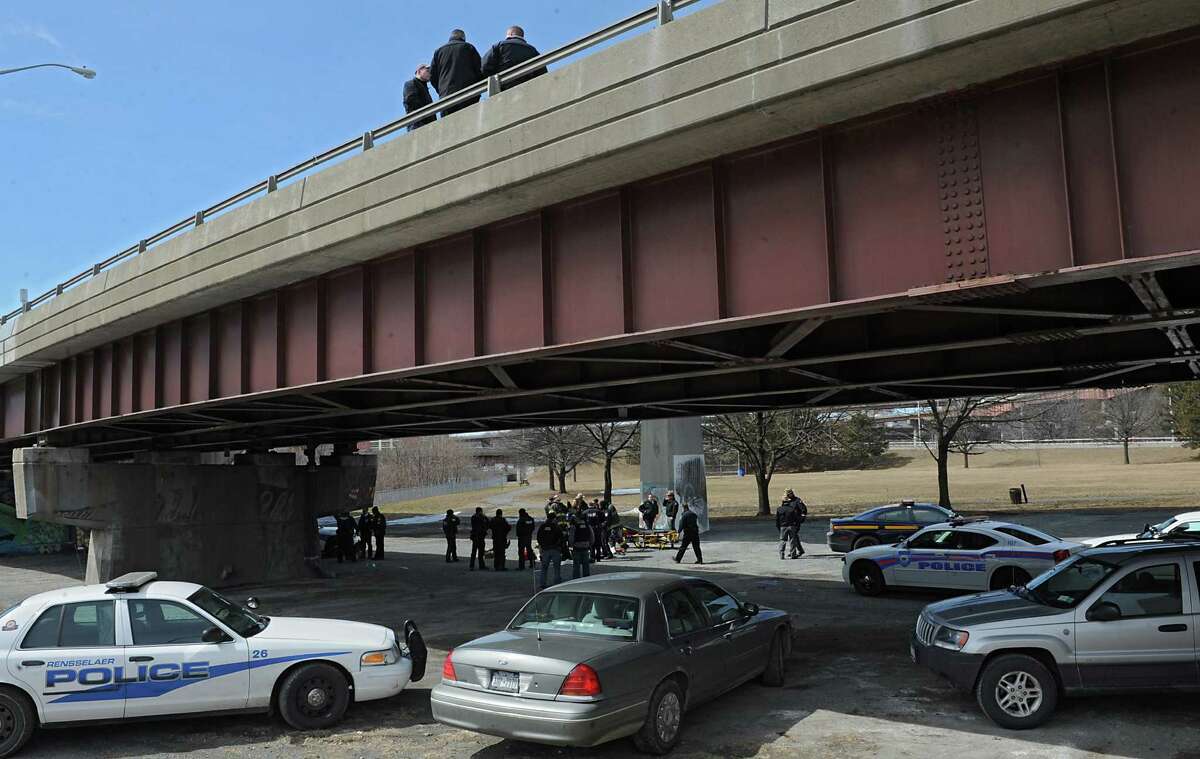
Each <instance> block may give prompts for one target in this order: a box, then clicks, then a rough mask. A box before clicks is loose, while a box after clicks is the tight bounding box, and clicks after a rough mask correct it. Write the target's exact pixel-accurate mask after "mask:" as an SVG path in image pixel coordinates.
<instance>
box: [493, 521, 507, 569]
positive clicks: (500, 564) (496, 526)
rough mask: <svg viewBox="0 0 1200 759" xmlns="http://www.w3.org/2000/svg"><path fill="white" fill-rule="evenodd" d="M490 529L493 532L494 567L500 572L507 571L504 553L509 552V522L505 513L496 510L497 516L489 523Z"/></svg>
mask: <svg viewBox="0 0 1200 759" xmlns="http://www.w3.org/2000/svg"><path fill="white" fill-rule="evenodd" d="M488 528H489V529H490V530H491V531H492V561H493V562H495V563H494V566H495V567H496V569H497V570H498V571H500V572H503V571H505V570H506V569H508V567H506V566H504V552H505V551H507V550H508V530H509V526H508V520H507V519H505V518H504V512H503V511H501V510H500V509H496V516H494V517H492V519H491V521H490V522H488Z"/></svg>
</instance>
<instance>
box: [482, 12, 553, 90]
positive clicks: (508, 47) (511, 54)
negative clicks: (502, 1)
mask: <svg viewBox="0 0 1200 759" xmlns="http://www.w3.org/2000/svg"><path fill="white" fill-rule="evenodd" d="M538 55H539V53H538V51H537V48H536V47H534V46H533V45H530V44H529V43H528V42H526V41H525V30H524V29H522V28H521V27H519V26H510V27H508V36H507V37H505V38H504V41H503V42H497V43H496V44H495V45H492V48H491V50H488V51H487V53H486V54H484V56H483V63H482V66H481V70H482V72H483V75H484V76H492V75H493V74H499V73H500V72H502V71H508V70H509V69H511V68H515V67H516V66H519V65H520V64H522V63H524V62H525V61H528V60H530V59H531V58H536V57H538ZM545 73H546V67H545V66H542V67H541V68H537V69H534V70H533V71H530V72H529V73H528V74H524V75H523V76H520V77H518V78H516V79H514V80H512V81H510V82H502V83H501V84H500V89H501V90H507V89H511V88H513V87H516V86H517V85H518V84H522V83H524V82H528V81H529V80H530V79H533V78H534V77H535V76H541V75H542V74H545Z"/></svg>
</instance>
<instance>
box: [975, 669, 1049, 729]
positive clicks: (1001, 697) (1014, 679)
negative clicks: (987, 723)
mask: <svg viewBox="0 0 1200 759" xmlns="http://www.w3.org/2000/svg"><path fill="white" fill-rule="evenodd" d="M975 700H976V701H978V702H979V708H981V709H983V713H984V714H986V715H987V716H988V718H989V719H991V720H992V722H995V723H996V724H997V725H999V726H1000V727H1005V728H1008V729H1010V730H1028V729H1029V728H1033V727H1037V726H1038V725H1041V724H1043V723H1044V722H1046V720H1048V719H1050V715H1052V714H1054V710H1055V708H1056V707H1057V706H1058V681H1056V680H1055V679H1054V675H1053V674H1052V673H1051V672H1050V670H1049V669H1047V668H1046V665H1044V664H1042V663H1041V662H1040V661H1038V660H1037V659H1035V658H1033V657H1032V656H1025V655H1024V654H1009V655H1006V656H1001V657H999V658H997V659H994V660H992V661H991V662H990V663H989V664H988V665H987V666H986V667H984V670H983V674H981V675H980V676H979V682H978V683H976V685H975Z"/></svg>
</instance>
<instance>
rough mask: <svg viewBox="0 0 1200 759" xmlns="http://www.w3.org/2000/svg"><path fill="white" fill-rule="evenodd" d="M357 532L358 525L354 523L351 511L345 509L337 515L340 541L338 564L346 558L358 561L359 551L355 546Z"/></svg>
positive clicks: (338, 538) (338, 539)
mask: <svg viewBox="0 0 1200 759" xmlns="http://www.w3.org/2000/svg"><path fill="white" fill-rule="evenodd" d="M355 532H357V527H356V525H355V524H354V517H352V516H350V514H349V512H345V511H343V512H342V513H341V514H338V516H337V541H338V554H337V560H338V564H341V563H342V561H343V560H344V559H349V560H350V561H357V560H358V558H357V551H356V550H355V548H354V533H355Z"/></svg>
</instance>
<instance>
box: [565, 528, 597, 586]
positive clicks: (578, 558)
mask: <svg viewBox="0 0 1200 759" xmlns="http://www.w3.org/2000/svg"><path fill="white" fill-rule="evenodd" d="M569 536H570V539H569V542H570V544H571V577H572V579H576V580H577V579H579V578H580V577H590V576H591V574H592V544H593V543H594V542H595V536H594V535H593V534H592V528H591V527H590V526H589V525H588V523H587V519H585V518H584V516H583V515H582V514H575V515H574V518H573V519H572V520H571V529H570V532H569Z"/></svg>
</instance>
